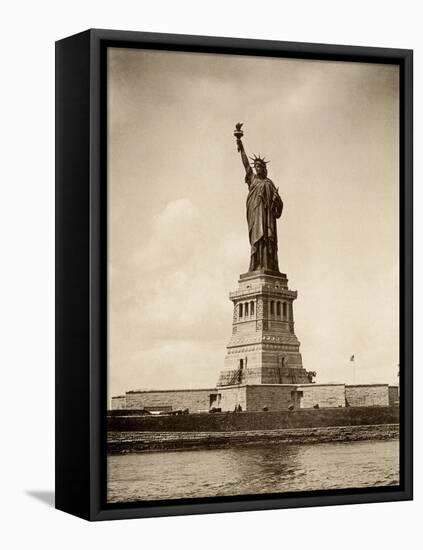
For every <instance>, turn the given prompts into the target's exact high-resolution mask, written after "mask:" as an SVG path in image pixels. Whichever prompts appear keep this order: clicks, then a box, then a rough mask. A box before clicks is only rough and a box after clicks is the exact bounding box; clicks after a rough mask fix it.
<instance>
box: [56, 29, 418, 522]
mask: <svg viewBox="0 0 423 550" xmlns="http://www.w3.org/2000/svg"><path fill="white" fill-rule="evenodd" d="M56 243H57V244H56V350H57V351H56V507H57V508H59V509H61V510H64V511H66V512H69V513H71V514H75V515H77V516H80V517H83V518H85V519H89V520H104V519H117V518H135V517H148V516H166V515H176V514H198V513H204V512H207V513H211V512H227V511H241V510H265V509H271V508H286V507H299V506H316V505H333V504H349V503H366V502H382V501H394V500H407V499H411V498H412V52H411V51H410V50H401V49H395V50H394V49H384V48H366V47H355V46H334V45H322V44H302V43H288V42H270V41H261V40H246V39H245V40H241V39H232V38H212V37H200V36H180V35H166V34H149V33H139V32H120V31H108V30H89V31H86V32H83V33H81V34H78V35H75V36H72V37H69V38H65V39H63V40H60V41H58V42H57V44H56Z"/></svg>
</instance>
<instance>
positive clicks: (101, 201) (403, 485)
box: [55, 29, 413, 520]
mask: <svg viewBox="0 0 423 550" xmlns="http://www.w3.org/2000/svg"><path fill="white" fill-rule="evenodd" d="M112 46H113V47H124V48H144V49H156V50H173V51H184V52H209V53H225V54H228V53H230V54H236V55H254V56H271V57H291V58H303V59H322V60H337V61H360V62H364V63H388V64H396V65H398V66H399V68H400V262H401V264H400V364H401V372H400V386H401V403H400V431H401V437H400V484H399V486H398V487H379V488H371V489H355V490H349V489H348V490H347V489H345V490H344V489H343V490H330V491H313V492H309V493H284V494H276V495H275V494H272V495H259V496H258V495H256V496H235V497H225V498H220V497H217V498H203V499H184V500H178V501H159V502H156V503H151V502H150V503H148V502H147V503H135V504H130V503H128V504H107V503H106V498H105V494H106V493H105V490H106V410H107V397H106V395H107V392H106V378H107V180H106V178H107V162H106V161H107V155H106V146H107V143H106V124H107V120H106V116H107V112H106V52H107V48H108V47H112ZM412 102H413V52H412V50H405V49H388V48H373V47H372V48H368V47H357V46H339V45H326V44H307V43H293V42H278V41H268V40H250V39H235V38H221V37H220V38H217V37H205V36H184V35H174V34H157V33H143V32H128V31H112V30H99V29H91V30H87V31H85V32H82V33H80V34H76V35H74V36H71V37H68V38H65V39H63V40H60V41H58V42H57V43H56V387H55V389H56V434H55V435H56V508H58V509H60V510H63V511H65V512H68V513H70V514H74V515H76V516H79V517H82V518H85V519H87V520H108V519H122V518H138V517H153V516H172V515H184V514H202V513H215V512H230V511H247V510H268V509H275V508H294V507H308V506H323V505H324V506H328V505H340V504H359V503H368V502H386V501H401V500H410V499H412V494H413V493H412V483H413V481H412V480H413V474H412V456H413V447H412V445H413V443H412V432H413V395H412V384H413V375H412V361H413V306H412V300H413V290H412V288H413V273H412V268H413V256H412V249H413V218H412V216H413V211H412V206H413V188H412V178H413V174H412V166H413V104H412Z"/></svg>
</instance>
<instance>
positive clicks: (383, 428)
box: [107, 423, 399, 455]
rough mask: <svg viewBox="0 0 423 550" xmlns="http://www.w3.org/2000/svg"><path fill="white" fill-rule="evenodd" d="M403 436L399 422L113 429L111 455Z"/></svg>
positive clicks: (110, 440) (109, 445)
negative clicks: (220, 428)
mask: <svg viewBox="0 0 423 550" xmlns="http://www.w3.org/2000/svg"><path fill="white" fill-rule="evenodd" d="M397 438H399V424H397V423H393V424H377V425H375V424H371V425H370V424H369V425H355V426H351V425H349V426H326V427H315V428H295V429H289V428H285V429H275V430H244V431H239V430H238V431H218V432H213V431H204V432H192V431H189V432H187V431H183V432H182V431H181V432H178V431H171V432H170V431H166V432H165V431H148V432H146V431H109V432H108V433H107V454H108V455H122V454H130V453H149V452H160V451H184V450H199V451H200V450H208V449H223V448H228V447H235V446H237V447H242V446H248V445H260V444H266V445H272V444H280V443H286V444H310V443H315V444H318V443H341V442H347V441H369V440H379V441H380V440H387V439H397Z"/></svg>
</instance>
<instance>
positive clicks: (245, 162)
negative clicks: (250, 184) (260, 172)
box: [236, 138, 253, 176]
mask: <svg viewBox="0 0 423 550" xmlns="http://www.w3.org/2000/svg"><path fill="white" fill-rule="evenodd" d="M236 144H237V147H238V152H239V153H241V160H242V164H243V165H244V168H245V173H246V174H247V175H248V176H249V175H250V174H252V173H253V169H252V168H251V166H250V163H249V161H248V157H247V154H246V152H245V149H244V144H243V143H242V141H241V138H237V140H236Z"/></svg>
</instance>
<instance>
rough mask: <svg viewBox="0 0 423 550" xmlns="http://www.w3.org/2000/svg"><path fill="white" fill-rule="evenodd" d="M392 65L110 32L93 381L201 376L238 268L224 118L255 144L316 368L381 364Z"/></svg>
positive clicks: (382, 370) (244, 256)
mask: <svg viewBox="0 0 423 550" xmlns="http://www.w3.org/2000/svg"><path fill="white" fill-rule="evenodd" d="M398 76H399V75H398V70H397V68H396V67H393V66H388V65H375V64H362V63H338V62H326V61H325V62H322V61H308V60H288V59H286V60H285V59H276V58H255V57H241V56H223V55H214V54H192V53H186V54H185V53H174V52H158V51H145V50H135V49H115V48H113V49H109V83H108V86H109V87H108V90H109V128H108V130H109V160H108V166H109V394H110V395H117V394H121V393H123V392H125V391H127V390H131V389H139V388H187V387H213V386H214V385H215V383H216V381H217V378H218V373H219V371H220V369H221V368H222V367H223V359H224V355H225V346H226V344H227V343H228V341H229V338H230V335H231V323H232V303H231V302H230V301H229V299H228V293H229V292H230V291H233V290H235V289H236V288H237V281H238V276H239V274H240V273H244V272H246V271H247V270H248V265H249V242H248V231H247V223H246V217H245V200H246V196H247V187H246V185H245V183H244V170H243V167H242V165H241V160H240V158H239V154H238V153H237V151H236V146H235V139H234V137H233V130H234V126H235V123H236V122H238V121H242V122H244V131H245V136H244V143H245V147H246V150H247V153H249V154H250V155H251V154H252V153H256V154H258V153H261V154H262V155H265V156H266V158H267V159H270V161H271V162H270V164H269V165H268V169H269V177H270V178H271V179H272V180H273V181H274V183H275V185H276V186H277V187H279V191H280V194H281V196H282V199H283V201H284V212H283V215H282V218H281V219H280V220H279V221H278V235H279V266H280V269H281V271H283V272H285V273H287V275H288V279H289V286H290V288H291V289H293V290H298V299H297V300H296V302H294V316H295V331H296V334H297V336H298V338H299V340H300V342H301V352H302V356H303V363H304V367H305V368H306V369H307V370H315V371H317V374H318V376H317V380H316V381H317V382H329V381H333V382H344V381H345V382H351V381H352V368H353V363H351V362H349V358H350V356H351V355H352V354H355V357H356V362H355V368H356V381H357V382H358V383H367V382H390V383H392V382H394V383H396V382H397V377H396V373H397V364H398V361H399V340H398V339H399V322H398V316H399V303H398V300H399V289H398V281H399V249H398V246H399V244H398V243H399V241H398V231H399V229H398V204H399V203H398V201H399V192H398V181H399V177H398V170H399V162H398V161H399V155H398V140H399V127H398V116H399V115H398V106H399V103H398V102H399V88H398Z"/></svg>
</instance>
